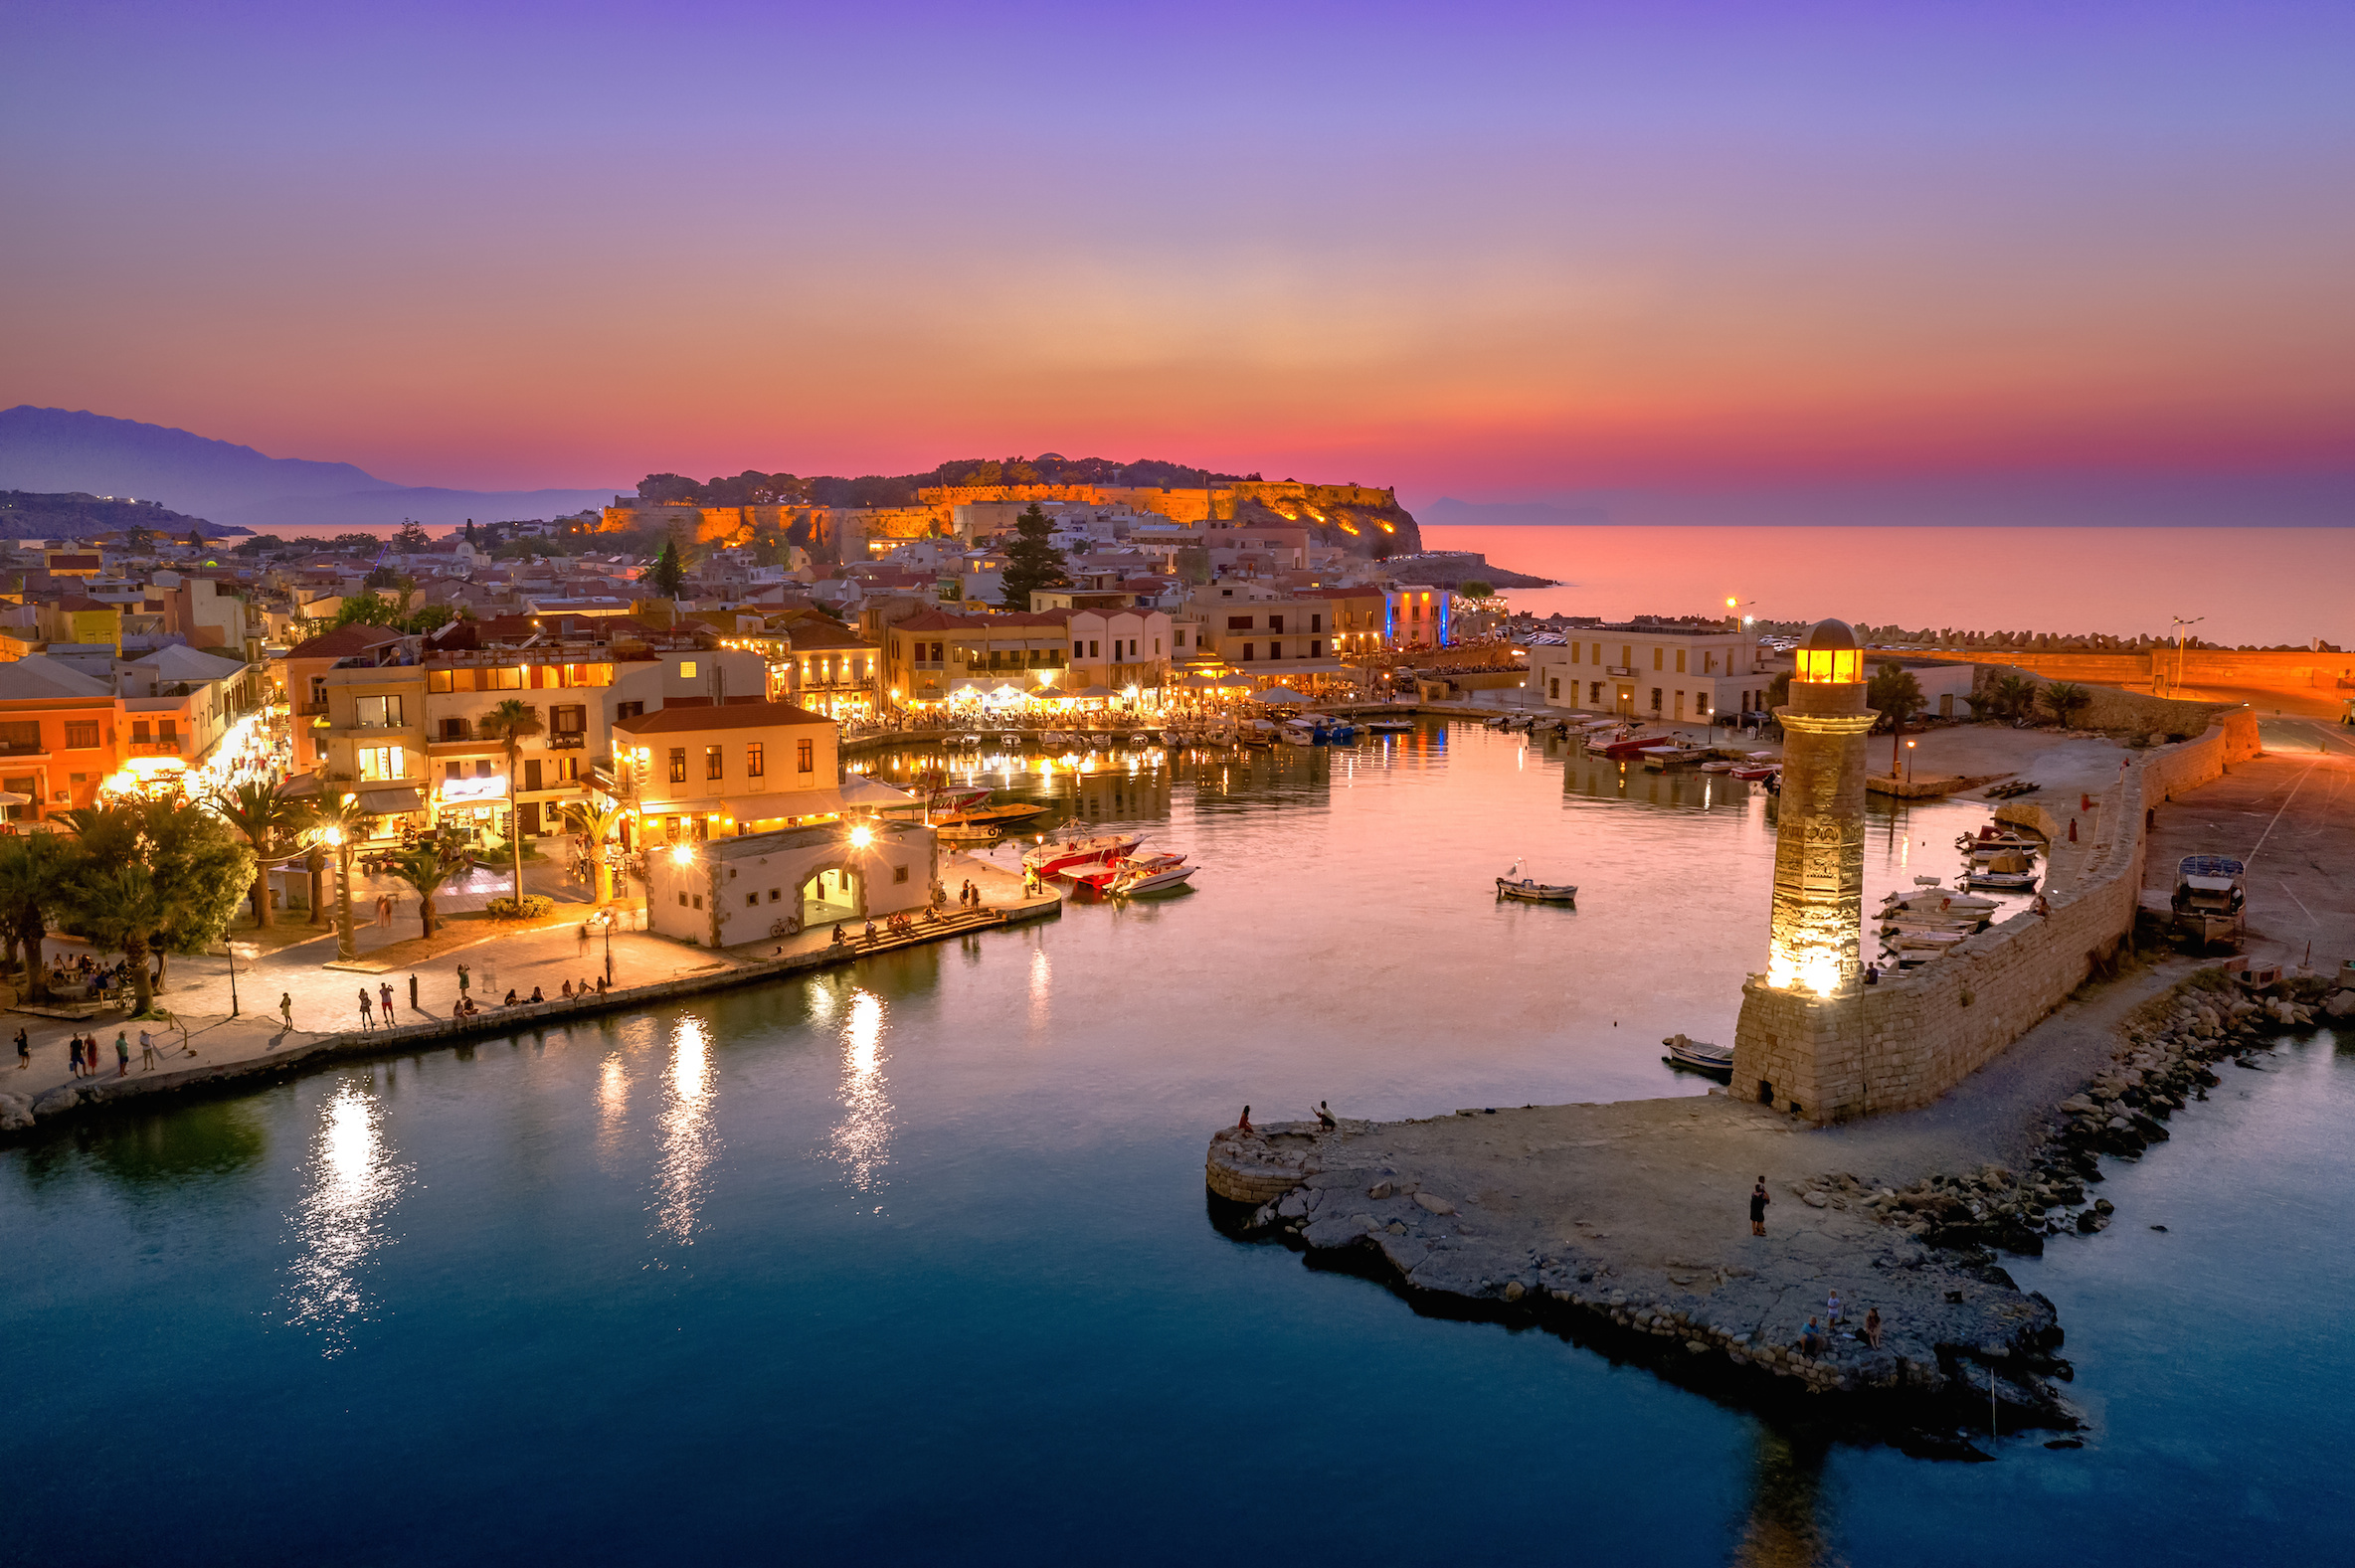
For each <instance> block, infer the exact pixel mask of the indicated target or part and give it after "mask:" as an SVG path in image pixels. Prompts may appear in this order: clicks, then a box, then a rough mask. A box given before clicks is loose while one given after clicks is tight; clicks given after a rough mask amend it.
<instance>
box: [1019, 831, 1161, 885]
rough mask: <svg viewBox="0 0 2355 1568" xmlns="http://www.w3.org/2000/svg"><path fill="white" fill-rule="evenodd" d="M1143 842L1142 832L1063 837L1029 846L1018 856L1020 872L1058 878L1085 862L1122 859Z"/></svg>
mask: <svg viewBox="0 0 2355 1568" xmlns="http://www.w3.org/2000/svg"><path fill="white" fill-rule="evenodd" d="M1144 842H1145V835H1144V834H1143V833H1092V834H1090V835H1088V836H1087V837H1085V838H1077V837H1074V838H1063V839H1057V840H1055V841H1054V842H1052V843H1045V844H1038V845H1034V846H1032V847H1031V848H1030V849H1029V850H1027V851H1025V852H1024V854H1023V855H1022V869H1023V870H1025V871H1030V872H1035V873H1036V874H1037V875H1039V876H1042V877H1053V876H1061V875H1062V874H1063V873H1064V872H1065V871H1066V870H1069V869H1073V868H1076V867H1078V866H1080V865H1083V864H1085V863H1086V862H1088V861H1109V860H1113V859H1117V858H1119V857H1122V856H1125V855H1127V854H1128V852H1129V851H1130V850H1132V849H1135V848H1136V847H1137V846H1138V845H1139V844H1142V843H1144Z"/></svg>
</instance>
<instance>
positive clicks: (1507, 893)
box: [1497, 860, 1578, 904]
mask: <svg viewBox="0 0 2355 1568" xmlns="http://www.w3.org/2000/svg"><path fill="white" fill-rule="evenodd" d="M1520 869H1521V862H1520V861H1518V860H1516V861H1515V862H1513V864H1512V865H1511V866H1509V867H1507V868H1506V871H1505V874H1504V875H1503V876H1501V877H1499V878H1497V897H1499V898H1509V899H1513V900H1515V901H1516V902H1518V903H1522V904H1575V903H1576V902H1577V901H1578V890H1577V889H1576V888H1574V887H1572V886H1571V885H1570V884H1568V883H1566V882H1540V881H1538V880H1536V879H1535V878H1533V877H1523V878H1522V879H1521V880H1520V881H1518V882H1517V881H1515V880H1514V878H1513V873H1514V872H1516V871H1519V870H1520Z"/></svg>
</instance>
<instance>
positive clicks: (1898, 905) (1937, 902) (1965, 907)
mask: <svg viewBox="0 0 2355 1568" xmlns="http://www.w3.org/2000/svg"><path fill="white" fill-rule="evenodd" d="M1995 907H1996V905H1995V900H1993V899H1991V898H1980V897H1979V896H1978V895H1977V894H1975V893H1958V892H1956V891H1955V890H1954V889H1952V888H1950V887H1947V886H1946V885H1945V884H1944V883H1942V882H1940V881H1939V880H1938V879H1937V878H1936V877H1915V878H1914V879H1913V891H1912V892H1910V893H1898V892H1892V893H1891V894H1890V895H1889V897H1888V898H1886V899H1884V900H1882V908H1883V910H1884V911H1885V912H1886V911H1888V910H1891V909H1901V910H1911V911H1914V912H1915V913H1918V914H1952V915H1963V914H1970V915H1991V914H1993V913H1994V912H1995Z"/></svg>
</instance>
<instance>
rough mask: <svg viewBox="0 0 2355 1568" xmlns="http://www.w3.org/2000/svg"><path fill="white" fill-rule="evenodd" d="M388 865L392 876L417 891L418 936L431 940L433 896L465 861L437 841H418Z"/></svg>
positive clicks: (432, 932) (390, 859)
mask: <svg viewBox="0 0 2355 1568" xmlns="http://www.w3.org/2000/svg"><path fill="white" fill-rule="evenodd" d="M387 864H388V865H390V867H391V868H392V873H393V875H394V876H396V877H399V878H400V879H401V880H402V881H403V882H406V883H408V884H409V886H410V887H411V888H412V889H414V890H415V891H416V893H417V920H418V925H419V927H420V928H421V935H424V936H427V937H431V936H432V935H433V934H434V895H435V894H437V893H439V892H441V891H442V884H443V883H445V882H448V881H449V880H450V879H451V878H452V877H453V876H455V875H457V873H458V872H459V871H460V870H461V869H463V867H464V866H465V858H464V857H463V856H462V855H455V854H453V853H451V852H450V851H449V850H448V849H447V848H445V847H444V846H443V845H442V844H441V843H439V842H437V841H434V840H425V839H421V840H420V841H419V842H417V843H416V844H413V845H411V846H410V847H409V848H407V849H404V850H402V851H401V852H400V853H399V854H397V855H393V856H391V857H390V858H389V860H388V861H387Z"/></svg>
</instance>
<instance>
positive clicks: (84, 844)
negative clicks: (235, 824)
mask: <svg viewBox="0 0 2355 1568" xmlns="http://www.w3.org/2000/svg"><path fill="white" fill-rule="evenodd" d="M65 819H66V821H67V822H68V823H69V824H70V825H71V826H72V828H73V830H74V833H75V836H76V838H77V840H78V841H79V842H78V847H79V849H80V851H81V854H80V856H79V857H78V858H79V860H80V864H79V865H78V866H77V867H76V868H75V870H74V872H73V873H72V875H71V876H70V877H69V879H68V881H67V883H66V889H65V899H64V902H65V905H66V908H67V910H68V912H69V913H70V915H71V917H72V919H73V922H74V925H75V926H76V928H77V929H79V930H80V931H81V933H82V934H83V935H84V936H86V937H89V938H90V939H91V941H92V942H95V943H97V944H99V945H100V946H102V947H104V948H108V949H118V950H120V951H121V953H122V956H123V958H124V959H125V960H127V962H128V965H129V968H130V971H131V984H132V994H133V996H134V997H135V999H136V1001H135V1005H134V1007H133V1009H132V1010H133V1012H134V1013H136V1014H140V1015H144V1014H146V1013H149V1012H151V1011H153V1010H154V1006H155V983H156V981H157V980H159V979H160V978H162V972H163V971H162V963H161V958H162V956H163V955H164V954H166V953H175V952H176V953H196V952H201V951H202V950H203V949H205V948H206V947H209V946H210V945H211V944H213V943H214V942H217V941H219V940H220V938H221V936H222V934H223V933H224V932H226V931H227V930H228V929H229V918H230V916H231V915H232V914H233V913H234V912H235V911H236V909H237V906H238V901H239V900H240V899H241V898H243V897H244V896H245V893H244V890H245V889H246V887H247V886H248V885H249V883H250V882H251V880H252V877H253V873H254V852H253V851H252V850H251V849H249V848H248V847H247V846H246V845H245V844H243V843H241V842H240V841H239V840H238V837H237V835H236V833H234V832H233V831H231V829H230V827H229V825H228V824H227V823H226V822H223V821H222V820H221V819H220V818H219V817H217V816H215V815H214V814H213V813H212V812H210V811H207V810H204V809H201V808H200V807H197V806H194V805H189V804H186V803H185V802H182V801H179V800H140V801H134V802H129V803H125V804H120V805H110V806H86V807H84V808H82V809H80V810H76V811H69V812H67V813H66V818H65ZM151 957H152V958H156V959H157V960H158V961H157V967H156V969H155V971H154V972H153V973H150V972H149V970H148V966H147V965H148V959H149V958H151Z"/></svg>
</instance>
